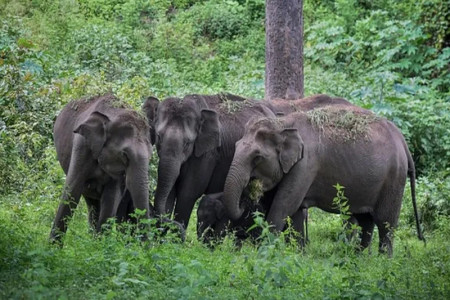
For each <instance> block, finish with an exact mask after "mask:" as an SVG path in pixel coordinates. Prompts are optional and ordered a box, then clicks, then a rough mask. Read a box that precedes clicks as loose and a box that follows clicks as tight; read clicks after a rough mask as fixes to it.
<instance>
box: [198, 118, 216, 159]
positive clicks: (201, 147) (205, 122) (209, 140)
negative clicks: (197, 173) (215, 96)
mask: <svg viewBox="0 0 450 300" xmlns="http://www.w3.org/2000/svg"><path fill="white" fill-rule="evenodd" d="M217 147H220V122H219V117H218V115H217V112H215V111H214V110H210V109H202V110H201V124H200V129H199V133H198V136H197V139H196V140H195V144H194V148H195V156H196V157H200V156H202V155H203V154H205V153H206V152H208V151H212V150H214V149H215V148H217Z"/></svg>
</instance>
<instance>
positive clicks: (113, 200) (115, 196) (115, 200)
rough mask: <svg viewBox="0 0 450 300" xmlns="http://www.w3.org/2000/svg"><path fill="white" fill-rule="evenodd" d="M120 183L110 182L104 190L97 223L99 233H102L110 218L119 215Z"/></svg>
mask: <svg viewBox="0 0 450 300" xmlns="http://www.w3.org/2000/svg"><path fill="white" fill-rule="evenodd" d="M120 186H121V185H120V183H119V182H118V181H116V180H111V181H109V182H108V183H107V184H106V185H105V186H104V188H103V193H102V196H101V199H100V214H99V219H98V223H97V228H96V230H97V232H101V230H102V225H103V224H105V223H106V221H107V220H108V219H109V218H113V217H115V216H116V214H117V208H118V207H119V204H120V200H121V199H122V197H121V194H122V193H121V188H120Z"/></svg>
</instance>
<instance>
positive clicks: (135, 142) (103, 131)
mask: <svg viewBox="0 0 450 300" xmlns="http://www.w3.org/2000/svg"><path fill="white" fill-rule="evenodd" d="M148 132H149V126H148V124H147V122H146V120H145V118H143V117H142V116H140V115H139V114H138V113H137V112H135V111H133V110H130V109H126V108H124V107H123V106H121V103H120V100H119V99H117V98H116V97H115V96H114V95H112V94H106V95H103V96H97V97H92V98H90V99H82V100H77V101H72V102H70V103H69V104H67V105H66V106H65V107H64V108H63V110H62V111H61V113H60V114H59V115H58V117H57V119H56V121H55V124H54V131H53V135H54V141H55V146H56V153H57V157H58V160H59V162H60V164H61V167H62V168H63V170H64V172H65V173H66V182H65V187H64V190H63V194H62V199H61V203H60V205H59V208H58V211H57V213H56V216H55V220H54V222H53V227H52V230H51V233H50V239H51V240H52V241H55V242H59V241H60V240H61V238H62V234H64V233H65V232H66V230H67V222H68V221H69V219H70V218H71V217H72V214H73V211H74V209H75V208H76V206H77V205H78V202H79V200H80V197H81V195H83V197H84V199H85V200H86V203H87V206H88V209H89V222H90V224H91V225H92V226H93V227H94V228H95V229H96V230H97V231H100V230H101V226H102V224H104V223H105V221H106V220H107V219H108V218H110V217H114V216H116V213H117V209H118V206H119V203H120V201H121V199H122V195H123V194H124V191H125V190H127V191H128V192H129V193H130V196H131V198H132V199H133V207H135V208H139V209H141V210H144V211H145V214H144V216H145V217H146V218H149V217H150V214H151V213H152V212H151V208H150V206H149V191H148V163H149V158H150V156H151V153H152V146H151V144H150V141H149V134H148ZM121 210H123V211H124V212H125V214H126V213H127V205H125V206H124V207H123V208H122V209H121ZM124 212H121V213H124ZM122 217H125V216H122Z"/></svg>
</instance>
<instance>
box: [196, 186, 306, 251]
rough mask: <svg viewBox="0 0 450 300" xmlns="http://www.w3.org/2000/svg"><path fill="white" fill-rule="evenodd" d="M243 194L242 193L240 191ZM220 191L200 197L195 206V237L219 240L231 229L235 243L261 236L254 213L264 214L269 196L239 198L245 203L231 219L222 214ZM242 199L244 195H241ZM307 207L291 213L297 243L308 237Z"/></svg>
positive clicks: (223, 210) (210, 240)
mask: <svg viewBox="0 0 450 300" xmlns="http://www.w3.org/2000/svg"><path fill="white" fill-rule="evenodd" d="M244 194H245V193H244ZM222 195H223V193H215V194H208V195H205V196H203V198H202V199H201V200H200V203H199V206H198V209H197V236H198V239H199V240H201V241H202V242H204V243H210V242H212V241H220V240H221V239H223V238H224V237H225V235H226V234H227V232H229V231H233V232H234V235H235V237H236V240H237V241H238V242H241V241H243V240H245V239H248V238H252V239H256V238H257V237H259V236H260V235H261V228H253V229H251V230H249V229H250V228H251V227H252V226H253V225H254V216H255V213H257V212H259V213H262V214H265V213H266V211H267V210H268V208H269V207H270V200H271V198H272V195H271V194H270V193H267V194H266V195H265V196H263V197H262V198H261V199H260V200H259V201H258V202H254V201H251V200H249V199H246V200H243V201H244V202H245V203H246V204H247V205H246V209H245V211H244V213H243V214H242V216H241V217H240V218H239V219H238V220H236V221H231V219H230V218H229V217H228V216H227V215H226V213H225V207H224V206H223V203H222ZM244 198H248V197H245V196H244ZM307 218H308V210H307V209H306V208H305V209H300V210H299V213H298V214H296V216H294V217H293V218H292V219H293V223H292V225H293V227H294V229H295V230H296V231H297V232H299V233H300V235H299V236H298V239H299V243H300V244H301V245H302V246H304V245H305V243H306V242H307V240H308V230H307Z"/></svg>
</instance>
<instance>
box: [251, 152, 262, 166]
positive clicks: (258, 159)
mask: <svg viewBox="0 0 450 300" xmlns="http://www.w3.org/2000/svg"><path fill="white" fill-rule="evenodd" d="M262 160H263V157H262V156H261V154H257V155H256V156H255V158H254V159H253V166H257V165H258V164H259V163H261V162H262Z"/></svg>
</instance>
